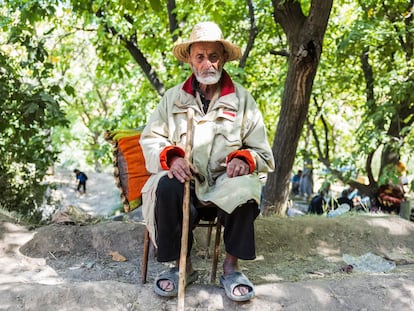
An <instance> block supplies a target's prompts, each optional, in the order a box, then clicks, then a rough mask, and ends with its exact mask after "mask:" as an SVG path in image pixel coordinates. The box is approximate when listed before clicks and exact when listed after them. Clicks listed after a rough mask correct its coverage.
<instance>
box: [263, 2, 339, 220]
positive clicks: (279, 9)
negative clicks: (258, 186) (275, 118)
mask: <svg viewBox="0 0 414 311" xmlns="http://www.w3.org/2000/svg"><path fill="white" fill-rule="evenodd" d="M272 2H273V7H274V9H275V13H274V18H275V22H276V23H279V24H280V25H281V26H282V28H283V30H284V31H285V33H286V36H287V38H288V41H289V70H288V74H287V78H286V81H285V91H284V93H283V99H282V107H281V111H280V117H279V123H278V126H277V129H276V134H275V138H274V141H273V147H272V150H273V155H274V157H275V166H276V168H275V171H274V172H273V173H270V174H269V175H268V178H267V183H266V186H265V190H264V208H265V209H264V214H270V213H274V212H276V213H278V214H283V213H284V212H285V209H286V203H287V199H288V196H289V181H290V175H291V171H292V167H293V163H294V160H295V156H296V148H297V145H298V141H299V138H300V135H301V133H302V129H303V125H304V123H305V120H306V116H307V114H308V110H309V101H310V96H311V92H312V86H313V81H314V78H315V75H316V71H317V68H318V64H319V59H320V55H321V53H322V41H323V37H324V35H325V30H326V26H327V23H328V19H329V15H330V12H331V8H332V2H333V1H332V0H313V1H312V5H311V9H310V12H309V15H308V16H307V17H305V16H304V14H303V12H302V9H301V6H300V3H299V2H296V1H294V0H289V1H280V0H273V1H272Z"/></svg>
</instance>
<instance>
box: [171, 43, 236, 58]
mask: <svg viewBox="0 0 414 311" xmlns="http://www.w3.org/2000/svg"><path fill="white" fill-rule="evenodd" d="M196 42H220V43H221V44H223V47H224V50H225V51H226V53H227V55H228V58H227V61H232V60H237V59H240V58H241V56H242V53H241V49H240V47H238V46H237V45H235V44H233V43H231V42H229V41H227V40H214V41H191V42H190V41H187V42H182V43H176V44H174V47H173V54H174V56H175V57H176V58H177V59H178V60H179V61H181V62H187V57H188V48H189V46H190V45H191V44H193V43H196Z"/></svg>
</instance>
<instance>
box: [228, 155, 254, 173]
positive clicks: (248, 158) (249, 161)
mask: <svg viewBox="0 0 414 311" xmlns="http://www.w3.org/2000/svg"><path fill="white" fill-rule="evenodd" d="M234 158H238V159H241V160H243V161H245V162H246V163H247V164H248V165H249V174H251V173H253V172H254V170H255V169H256V162H255V161H254V158H253V156H252V154H251V152H250V151H249V150H246V149H244V150H235V151H233V152H230V154H229V155H228V156H227V163H229V162H230V161H231V160H232V159H234Z"/></svg>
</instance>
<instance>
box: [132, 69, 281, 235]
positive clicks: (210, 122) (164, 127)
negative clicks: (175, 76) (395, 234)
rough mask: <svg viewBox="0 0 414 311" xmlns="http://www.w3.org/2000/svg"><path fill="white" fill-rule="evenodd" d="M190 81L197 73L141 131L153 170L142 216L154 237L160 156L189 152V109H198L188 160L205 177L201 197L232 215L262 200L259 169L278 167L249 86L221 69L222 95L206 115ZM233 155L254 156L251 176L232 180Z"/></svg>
mask: <svg viewBox="0 0 414 311" xmlns="http://www.w3.org/2000/svg"><path fill="white" fill-rule="evenodd" d="M192 79H194V76H193V75H192V76H191V77H190V78H189V79H188V80H187V81H186V82H184V83H183V84H180V85H178V86H175V87H173V88H171V89H169V90H168V91H167V92H166V93H165V95H164V97H163V98H162V100H161V102H160V104H159V105H158V107H157V108H156V110H155V111H154V113H153V114H152V116H151V118H150V120H149V122H148V124H147V126H146V127H145V129H144V131H143V132H142V134H141V140H140V144H141V146H142V149H143V152H144V157H145V162H146V167H147V170H148V172H150V173H151V174H152V175H151V177H150V178H149V180H148V181H147V183H146V184H145V186H144V188H143V189H142V196H143V197H142V199H143V216H144V219H145V221H146V224H147V227H148V229H149V231H150V233H151V236H152V237H153V236H154V235H153V233H154V229H153V226H154V203H155V190H156V188H157V185H158V181H159V179H160V178H161V177H162V176H164V175H165V174H166V173H167V169H168V167H166V162H165V161H164V163H163V161H160V158H165V155H166V152H165V150H166V148H167V149H168V148H172V149H181V150H182V151H184V150H185V142H186V132H187V109H189V108H191V109H193V110H194V118H193V138H192V141H193V144H192V153H191V157H190V158H191V162H192V164H193V165H194V166H195V167H197V169H198V172H199V176H201V177H200V178H196V179H195V190H196V195H197V198H198V199H199V200H201V201H210V202H213V203H214V204H216V205H217V206H218V207H219V208H221V209H223V210H225V211H226V212H228V213H231V212H232V211H233V210H234V209H235V208H236V207H237V206H239V205H240V204H244V203H246V202H247V201H248V200H250V199H254V200H255V201H256V202H257V203H258V204H259V203H260V194H261V186H262V185H261V182H260V180H259V176H258V173H267V172H269V171H271V170H273V169H274V159H273V154H272V151H271V148H270V146H269V143H268V139H267V135H266V129H265V126H264V123H263V118H262V115H261V113H260V111H259V109H258V108H257V106H256V103H255V101H254V99H253V98H252V96H251V95H250V94H249V93H248V92H247V90H246V89H244V88H243V87H242V86H241V85H239V84H237V83H234V82H232V81H231V79H230V77H229V76H228V74H227V73H226V72H225V71H223V77H222V85H221V88H220V90H219V93H218V94H217V96H215V98H216V100H214V98H213V100H212V101H211V103H210V106H209V109H208V111H207V113H206V114H205V113H204V112H203V110H202V104H201V100H200V98H199V96H198V95H195V94H193V90H192ZM240 150H244V151H243V152H244V153H243V152H242V153H243V154H239V153H240ZM229 155H230V157H232V156H233V157H242V158H243V159H245V160H246V157H247V158H248V160H249V159H250V161H248V163H249V164H250V169H251V174H249V175H244V176H238V177H234V178H228V177H227V175H226V163H227V161H228V160H229V158H228V156H229Z"/></svg>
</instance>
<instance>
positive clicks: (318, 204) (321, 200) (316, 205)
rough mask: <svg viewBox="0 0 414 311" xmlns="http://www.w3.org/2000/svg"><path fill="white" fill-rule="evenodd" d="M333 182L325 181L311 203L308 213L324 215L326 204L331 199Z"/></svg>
mask: <svg viewBox="0 0 414 311" xmlns="http://www.w3.org/2000/svg"><path fill="white" fill-rule="evenodd" d="M330 191H331V184H330V183H329V182H324V183H323V184H322V186H321V189H320V190H319V192H318V194H317V195H315V196H314V197H313V198H312V200H311V201H310V203H309V207H308V213H309V214H317V215H322V214H323V213H324V212H325V206H326V205H327V204H328V202H329V201H330V197H329V196H330Z"/></svg>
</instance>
